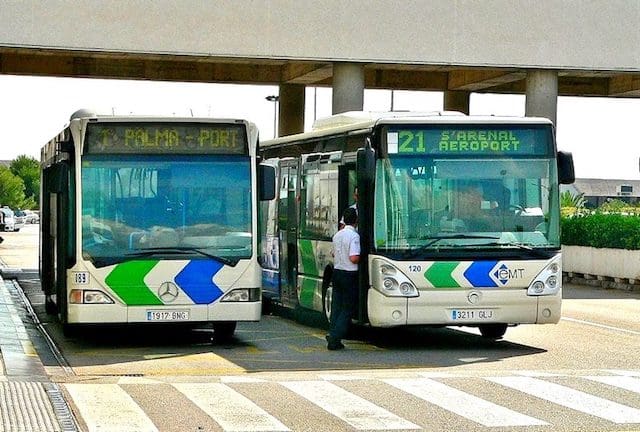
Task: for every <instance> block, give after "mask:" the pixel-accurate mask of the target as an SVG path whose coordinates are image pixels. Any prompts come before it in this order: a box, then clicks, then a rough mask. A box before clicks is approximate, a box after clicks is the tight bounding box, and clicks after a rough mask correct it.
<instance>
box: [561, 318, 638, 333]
mask: <svg viewBox="0 0 640 432" xmlns="http://www.w3.org/2000/svg"><path fill="white" fill-rule="evenodd" d="M560 319H561V320H563V321H569V322H575V323H578V324H584V325H589V326H593V327H599V328H603V329H607V330H613V331H617V332H621V333H629V334H633V335H638V336H640V332H639V331H635V330H629V329H624V328H620V327H613V326H609V325H606V324H599V323H594V322H591V321H584V320H579V319H575V318H569V317H562V318H560Z"/></svg>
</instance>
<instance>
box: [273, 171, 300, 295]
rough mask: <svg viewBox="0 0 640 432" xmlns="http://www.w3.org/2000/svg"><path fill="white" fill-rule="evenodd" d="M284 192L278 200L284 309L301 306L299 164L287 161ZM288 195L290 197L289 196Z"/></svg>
mask: <svg viewBox="0 0 640 432" xmlns="http://www.w3.org/2000/svg"><path fill="white" fill-rule="evenodd" d="M280 180H281V189H280V196H279V198H278V237H279V239H280V247H279V250H280V295H281V301H282V304H283V305H284V306H288V307H295V306H296V305H297V304H298V294H297V291H296V281H297V270H298V262H297V261H298V245H297V239H298V211H297V210H298V202H297V196H298V191H297V189H298V185H297V183H298V161H297V159H295V160H289V161H283V162H282V165H281V167H280ZM285 192H286V194H285Z"/></svg>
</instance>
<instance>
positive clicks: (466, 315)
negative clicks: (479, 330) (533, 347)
mask: <svg viewBox="0 0 640 432" xmlns="http://www.w3.org/2000/svg"><path fill="white" fill-rule="evenodd" d="M561 304H562V290H559V291H558V293H557V294H555V295H552V296H528V295H527V290H526V289H517V290H506V289H503V290H488V289H487V290H480V289H474V290H430V291H420V296H419V297H412V298H406V297H386V296H384V295H383V294H381V293H380V292H379V291H377V290H375V289H369V294H368V297H367V307H368V315H369V321H370V323H371V325H372V326H374V327H395V326H403V325H446V326H477V325H482V324H496V323H505V324H513V325H515V324H552V323H557V322H558V321H559V320H560V313H561Z"/></svg>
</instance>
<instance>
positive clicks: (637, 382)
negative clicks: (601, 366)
mask: <svg viewBox="0 0 640 432" xmlns="http://www.w3.org/2000/svg"><path fill="white" fill-rule="evenodd" d="M583 378H586V379H588V380H591V381H597V382H600V383H604V384H608V385H610V386H614V387H619V388H621V389H625V390H629V391H632V392H634V393H640V379H639V378H632V377H630V376H601V375H597V376H585V377H583Z"/></svg>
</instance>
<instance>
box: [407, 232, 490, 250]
mask: <svg viewBox="0 0 640 432" xmlns="http://www.w3.org/2000/svg"><path fill="white" fill-rule="evenodd" d="M499 238H500V237H496V236H488V235H476V234H447V235H444V234H440V235H433V236H429V237H427V238H426V240H429V242H427V243H426V244H424V245H422V246H421V247H420V249H426V248H428V247H429V246H432V245H434V244H436V243H438V242H440V241H441V240H449V239H454V240H456V239H491V240H498V239H499Z"/></svg>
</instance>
